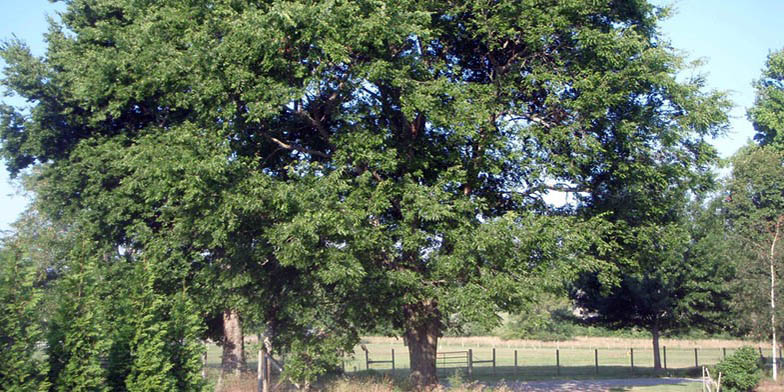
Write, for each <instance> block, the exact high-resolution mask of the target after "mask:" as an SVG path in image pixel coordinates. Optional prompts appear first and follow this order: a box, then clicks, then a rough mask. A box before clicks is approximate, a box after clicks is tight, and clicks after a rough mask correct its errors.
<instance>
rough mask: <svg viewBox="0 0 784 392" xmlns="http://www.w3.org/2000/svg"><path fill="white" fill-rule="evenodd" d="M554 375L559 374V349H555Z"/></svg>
mask: <svg viewBox="0 0 784 392" xmlns="http://www.w3.org/2000/svg"><path fill="white" fill-rule="evenodd" d="M555 375H556V376H560V375H561V352H560V350H559V349H557V348H556V349H555Z"/></svg>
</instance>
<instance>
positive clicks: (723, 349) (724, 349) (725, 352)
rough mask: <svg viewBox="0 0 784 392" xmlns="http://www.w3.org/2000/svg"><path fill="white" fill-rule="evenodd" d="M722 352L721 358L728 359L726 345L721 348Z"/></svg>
mask: <svg viewBox="0 0 784 392" xmlns="http://www.w3.org/2000/svg"><path fill="white" fill-rule="evenodd" d="M721 354H722V357H721V359H727V348H726V347H723V348H722V349H721Z"/></svg>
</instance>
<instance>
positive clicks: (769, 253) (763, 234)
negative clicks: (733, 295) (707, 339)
mask: <svg viewBox="0 0 784 392" xmlns="http://www.w3.org/2000/svg"><path fill="white" fill-rule="evenodd" d="M732 165H733V167H732V175H731V176H730V178H729V179H728V180H727V185H726V192H727V195H726V201H725V203H724V205H725V209H726V214H727V222H728V224H729V227H728V229H729V232H730V233H731V234H732V239H733V241H734V242H735V243H736V244H737V245H738V246H737V248H738V250H739V251H738V252H736V258H737V262H738V271H739V276H738V278H739V281H738V283H739V285H738V293H737V295H738V298H737V301H738V308H739V311H740V313H741V314H742V315H743V317H744V318H746V320H748V321H749V322H750V323H751V325H750V327H751V330H752V331H754V332H755V333H756V334H757V335H758V336H760V335H761V336H766V335H767V336H768V337H770V338H771V339H772V342H773V354H772V355H773V362H774V365H775V362H776V335H777V329H778V326H779V324H780V322H781V318H780V317H779V322H777V321H776V315H777V313H779V310H778V307H777V306H776V296H777V295H776V294H777V293H780V289H779V288H778V286H777V280H780V278H781V262H782V241H783V239H782V236H784V181H782V179H784V153H783V152H782V151H781V150H780V149H779V148H778V146H775V145H769V146H762V147H760V146H755V145H749V146H746V147H744V148H743V149H741V150H740V151H738V152H737V153H736V154H735V156H734V157H733V159H732ZM761 287H767V288H768V289H767V290H761ZM765 299H766V300H765ZM766 302H767V305H765V303H766ZM765 307H767V310H765ZM762 315H767V317H761V316H762ZM766 318H767V320H769V322H766V320H765V319H766ZM765 330H767V331H768V332H767V333H766V332H763V331H765ZM773 375H774V377H775V376H776V370H775V368H774V370H773Z"/></svg>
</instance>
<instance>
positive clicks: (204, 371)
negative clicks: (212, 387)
mask: <svg viewBox="0 0 784 392" xmlns="http://www.w3.org/2000/svg"><path fill="white" fill-rule="evenodd" d="M207 348H208V346H207V341H206V340H205V341H204V353H203V354H202V355H201V378H202V379H203V380H206V379H207Z"/></svg>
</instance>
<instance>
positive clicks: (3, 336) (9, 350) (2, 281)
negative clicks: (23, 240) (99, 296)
mask: <svg viewBox="0 0 784 392" xmlns="http://www.w3.org/2000/svg"><path fill="white" fill-rule="evenodd" d="M41 281H42V279H41V273H40V270H38V269H37V268H35V266H34V265H31V262H30V260H29V259H27V260H25V259H24V258H23V257H22V254H21V252H20V251H19V249H18V248H17V247H16V246H15V244H13V243H10V241H3V243H2V247H1V248H0V389H1V390H3V391H15V392H16V391H18V392H28V391H29V392H33V391H46V390H47V389H48V388H49V384H48V383H47V382H46V377H45V375H46V373H47V367H46V362H45V361H43V359H42V358H41V357H40V355H39V353H38V350H39V348H40V344H41V342H42V338H43V332H42V328H41V324H42V320H41V304H42V300H43V298H42V296H43V292H42V290H41V288H40V283H41Z"/></svg>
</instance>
